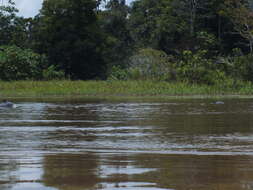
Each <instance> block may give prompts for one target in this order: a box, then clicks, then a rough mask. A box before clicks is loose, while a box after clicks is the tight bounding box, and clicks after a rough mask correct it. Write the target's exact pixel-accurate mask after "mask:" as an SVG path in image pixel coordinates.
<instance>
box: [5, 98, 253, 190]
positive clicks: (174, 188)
mask: <svg viewBox="0 0 253 190" xmlns="http://www.w3.org/2000/svg"><path fill="white" fill-rule="evenodd" d="M223 101H224V104H215V103H214V102H215V100H211V99H192V100H190V99H187V100H166V101H165V100H164V101H160V102H159V101H134V100H131V101H126V100H122V101H109V100H102V99H97V100H96V99H93V100H78V101H74V100H66V101H55V102H54V101H48V102H47V101H26V102H24V101H19V102H17V108H15V109H0V190H97V189H104V190H163V189H167V190H190V189H192V190H203V189H205V190H244V189H249V190H251V189H253V100H250V99H225V100H223Z"/></svg>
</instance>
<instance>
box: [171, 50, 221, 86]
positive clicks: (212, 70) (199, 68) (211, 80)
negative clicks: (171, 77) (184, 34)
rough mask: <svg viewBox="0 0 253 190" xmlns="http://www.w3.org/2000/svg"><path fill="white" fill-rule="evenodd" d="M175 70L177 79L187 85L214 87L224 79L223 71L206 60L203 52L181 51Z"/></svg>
mask: <svg viewBox="0 0 253 190" xmlns="http://www.w3.org/2000/svg"><path fill="white" fill-rule="evenodd" d="M175 68H176V74H177V75H176V76H177V79H178V80H180V81H186V82H189V83H199V84H209V85H214V84H217V83H219V82H221V81H223V80H225V78H226V75H225V73H224V71H223V70H219V69H218V67H217V66H216V65H215V64H214V63H213V60H211V59H207V58H206V51H204V50H201V51H198V52H197V53H195V54H193V53H192V52H191V51H188V50H187V51H183V53H182V56H181V58H180V61H178V62H176V64H175Z"/></svg>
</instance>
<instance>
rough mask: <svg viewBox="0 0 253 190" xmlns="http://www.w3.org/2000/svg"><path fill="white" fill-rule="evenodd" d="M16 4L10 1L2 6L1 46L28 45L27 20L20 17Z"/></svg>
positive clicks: (0, 12)
mask: <svg viewBox="0 0 253 190" xmlns="http://www.w3.org/2000/svg"><path fill="white" fill-rule="evenodd" d="M17 12H18V10H17V9H16V7H15V3H14V1H12V0H9V1H8V2H7V4H6V5H1V6H0V36H1V38H0V45H18V46H20V47H25V46H26V45H27V43H26V42H27V39H28V36H27V35H28V33H27V30H26V29H27V19H24V18H22V17H18V16H17V15H16V14H17Z"/></svg>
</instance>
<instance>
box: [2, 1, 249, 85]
mask: <svg viewBox="0 0 253 190" xmlns="http://www.w3.org/2000/svg"><path fill="white" fill-rule="evenodd" d="M17 13H18V10H17V8H16V6H15V3H14V2H13V1H12V0H9V2H8V3H7V4H4V5H2V6H0V80H4V81H17V80H55V79H70V80H108V81H111V80H144V81H146V80H148V81H163V82H171V83H172V82H179V83H181V82H185V83H189V84H201V85H217V84H219V85H220V84H227V85H230V87H237V86H238V85H239V86H240V85H242V84H244V82H245V83H251V82H253V1H252V0H135V1H133V2H132V3H131V4H130V5H128V4H126V1H125V0H104V1H103V0H75V1H73V0H45V1H44V2H43V6H42V8H41V10H40V12H39V14H38V15H36V16H35V17H34V18H23V17H20V16H18V15H17Z"/></svg>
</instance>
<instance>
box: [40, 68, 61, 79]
mask: <svg viewBox="0 0 253 190" xmlns="http://www.w3.org/2000/svg"><path fill="white" fill-rule="evenodd" d="M42 76H43V79H44V80H60V79H64V77H65V73H64V71H61V70H60V71H58V70H57V69H56V66H54V65H51V66H49V67H48V68H47V69H44V70H43V72H42Z"/></svg>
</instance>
